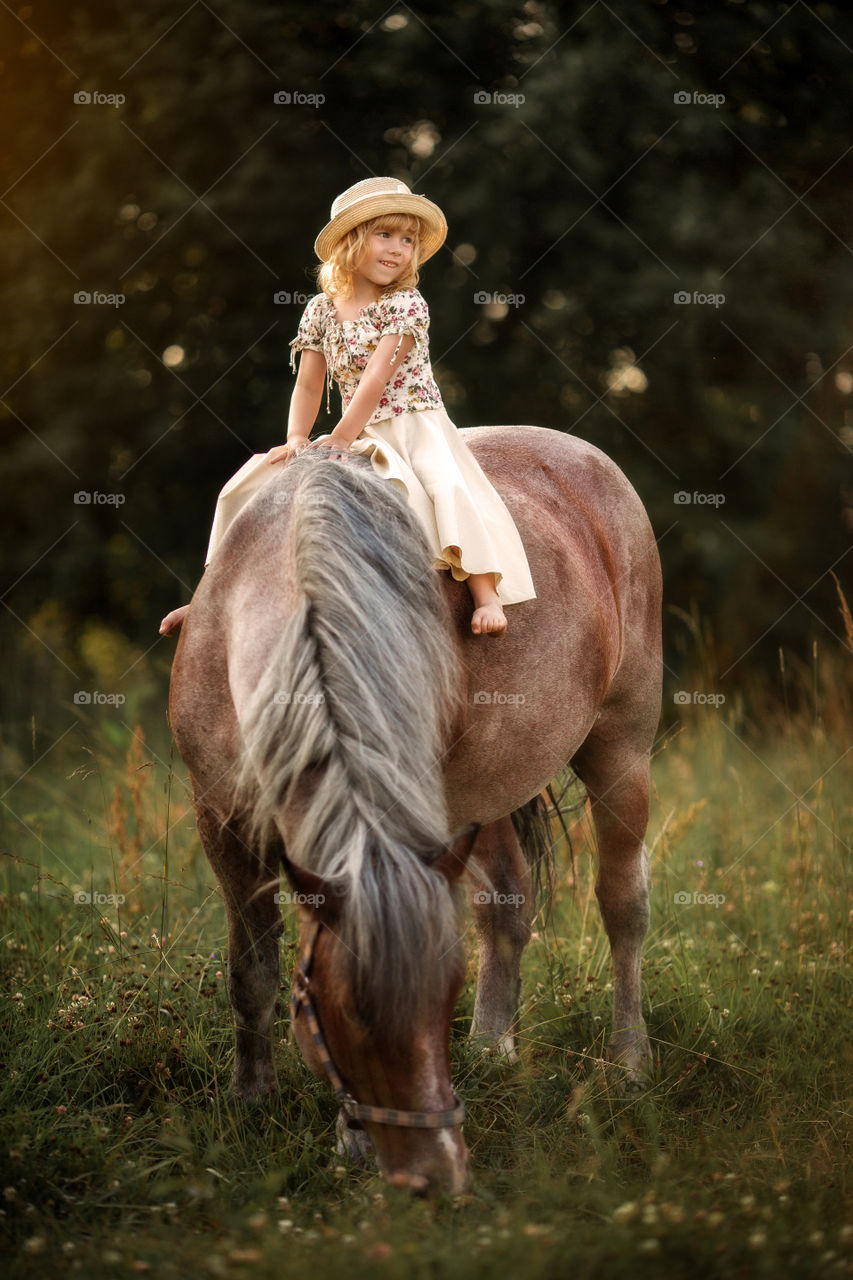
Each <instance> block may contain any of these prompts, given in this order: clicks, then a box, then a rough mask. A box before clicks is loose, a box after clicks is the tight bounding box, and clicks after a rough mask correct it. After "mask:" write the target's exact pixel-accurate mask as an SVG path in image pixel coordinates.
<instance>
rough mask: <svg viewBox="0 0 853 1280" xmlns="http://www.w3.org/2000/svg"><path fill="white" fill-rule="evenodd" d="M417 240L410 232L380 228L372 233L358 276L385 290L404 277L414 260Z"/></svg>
mask: <svg viewBox="0 0 853 1280" xmlns="http://www.w3.org/2000/svg"><path fill="white" fill-rule="evenodd" d="M414 251H415V239H414V236H413V235H412V234H411V233H410V232H409V231H405V230H404V231H391V230H390V229H385V228H382V227H379V228H377V229H375V230H374V231H372V232H371V234H370V236H369V238H368V240H367V243H366V245H365V246H364V253H363V255H362V258H361V261H360V262H359V264H358V267H357V268H356V275H359V276H362V277H363V278H364V279H365V280H369V281H370V283H371V284H372V285H376V286H377V287H378V288H380V289H384V288H385V287H386V286H387V285H389V284H393V282H394V281H395V280H396V279H397V277H398V276H400V275H402V274H403V272H404V271H405V270H406V268H407V267H408V265H409V263H410V262H411V260H412V254H413V253H414Z"/></svg>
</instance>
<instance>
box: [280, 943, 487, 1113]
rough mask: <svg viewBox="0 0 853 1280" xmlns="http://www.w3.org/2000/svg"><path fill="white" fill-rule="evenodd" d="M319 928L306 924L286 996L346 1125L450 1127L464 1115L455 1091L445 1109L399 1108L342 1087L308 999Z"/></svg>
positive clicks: (292, 1013)
mask: <svg viewBox="0 0 853 1280" xmlns="http://www.w3.org/2000/svg"><path fill="white" fill-rule="evenodd" d="M321 928H322V921H320V920H314V921H313V922H312V923H311V925H310V926H309V928H308V932H307V934H306V937H305V943H304V945H303V947H302V951H301V954H300V956H299V962H298V964H297V966H296V970H295V972H294V975H293V995H292V996H291V1000H290V1011H291V1016H292V1018H293V1021H294V1023H295V1022H296V1019H297V1017H298V1016H299V1014H300V1013H304V1015H305V1020H306V1022H307V1023H308V1030H309V1032H310V1033H311V1039H312V1040H313V1042H314V1047H315V1049H316V1050H317V1054H318V1057H319V1059H320V1063H321V1065H322V1067H323V1070H324V1071H325V1073H326V1075H327V1077H328V1080H329V1084H330V1085H331V1086H332V1088H333V1089H334V1091H335V1094H336V1096H337V1098H338V1101H339V1102H340V1104H341V1111H342V1112H343V1115H344V1116H345V1118H346V1122H347V1125H348V1126H349V1128H350V1129H360V1128H361V1127H362V1125H361V1121H362V1120H366V1121H367V1122H368V1123H369V1124H387V1125H395V1126H397V1127H399V1128H403V1129H450V1128H453V1127H455V1126H456V1125H460V1124H462V1121H463V1120H464V1118H465V1107H464V1105H463V1103H462V1102H461V1100H460V1099H459V1098H458V1097H457V1096H456V1094H455V1093H454V1094H453V1097H454V1100H455V1102H456V1106H455V1107H452V1108H451V1109H450V1110H449V1111H399V1110H397V1109H396V1108H395V1107H373V1106H369V1105H368V1104H367V1103H364V1102H356V1100H355V1098H354V1097H353V1096H352V1094H351V1093H350V1092H349V1091H348V1090H347V1089H345V1088H344V1082H343V1080H342V1079H341V1075H340V1072H339V1071H338V1069H337V1067H336V1066H335V1064H334V1061H333V1060H332V1055H331V1053H330V1052H329V1047H328V1045H327V1044H326V1041H325V1039H324V1037H323V1032H322V1031H321V1029H320V1022H319V1019H318V1018H317V1011H316V1009H315V1008H314V1001H313V1000H312V999H311V982H310V975H311V965H312V963H313V960H314V947H315V944H316V942H317V936H318V934H319V932H320V929H321Z"/></svg>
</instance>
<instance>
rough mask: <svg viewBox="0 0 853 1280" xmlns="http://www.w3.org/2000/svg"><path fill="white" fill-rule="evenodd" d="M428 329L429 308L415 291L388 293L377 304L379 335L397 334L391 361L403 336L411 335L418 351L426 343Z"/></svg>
mask: <svg viewBox="0 0 853 1280" xmlns="http://www.w3.org/2000/svg"><path fill="white" fill-rule="evenodd" d="M428 329H429V308H428V307H427V304H426V302H425V301H424V298H423V296H422V295H421V294H420V293H418V291H417V289H398V290H397V292H396V293H389V294H388V295H387V296H386V297H384V298H382V299H381V300H380V303H379V334H380V337H384V336H385V334H386V333H399V335H400V341H399V342H398V343H397V346H396V347H395V349H394V355H393V356H392V361H393V360H394V359H396V357H397V352H398V351H399V350H400V343H401V342H402V341H403V338H404V337H405V335H406V334H407V333H408V334H411V336H412V337H413V338H414V340H415V346H416V347H417V348H418V349H420V347H421V344H422V343H424V342H426V336H427V330H428Z"/></svg>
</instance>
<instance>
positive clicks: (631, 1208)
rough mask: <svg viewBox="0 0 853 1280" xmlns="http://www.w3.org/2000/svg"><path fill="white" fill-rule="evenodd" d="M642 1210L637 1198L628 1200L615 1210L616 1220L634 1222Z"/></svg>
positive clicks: (614, 1218) (614, 1216) (614, 1217)
mask: <svg viewBox="0 0 853 1280" xmlns="http://www.w3.org/2000/svg"><path fill="white" fill-rule="evenodd" d="M639 1211H640V1207H639V1205H638V1204H637V1202H636V1200H626V1201H625V1203H624V1204H620V1206H619V1208H618V1209H614V1210H613V1221H614V1222H633V1221H634V1219H635V1218H636V1217H637V1214H638V1213H639Z"/></svg>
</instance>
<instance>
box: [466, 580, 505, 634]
mask: <svg viewBox="0 0 853 1280" xmlns="http://www.w3.org/2000/svg"><path fill="white" fill-rule="evenodd" d="M465 581H466V582H467V583H468V590H469V591H470V592H471V596H472V598H473V600H474V614H473V617H472V618H471V630H472V631H473V632H474V635H475V636H480V635H484V636H500V635H503V633H504V632H505V631H506V615H505V614H504V611H503V609H502V607H501V602H500V597H499V596H498V592H497V587H496V586H495V575H494V574H493V573H470V574H469V575H468V577H467V578H466V580H465Z"/></svg>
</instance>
